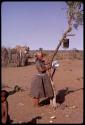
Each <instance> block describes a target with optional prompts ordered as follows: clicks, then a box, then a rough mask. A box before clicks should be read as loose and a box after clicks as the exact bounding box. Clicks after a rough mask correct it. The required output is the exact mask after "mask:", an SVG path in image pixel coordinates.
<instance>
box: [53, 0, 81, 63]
mask: <svg viewBox="0 0 85 125" xmlns="http://www.w3.org/2000/svg"><path fill="white" fill-rule="evenodd" d="M66 4H67V21H68V27H67V30H66V31H65V33H64V34H63V36H62V38H61V40H60V41H59V43H58V45H57V48H56V49H55V51H54V53H53V55H52V58H51V63H52V61H53V59H54V57H55V55H56V54H57V52H58V49H59V47H60V46H61V44H62V43H63V41H64V39H65V38H66V37H67V36H69V34H68V33H69V32H71V31H72V29H73V28H75V29H77V28H78V26H79V25H83V3H82V2H76V1H69V2H66Z"/></svg>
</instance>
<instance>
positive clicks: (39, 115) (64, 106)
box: [2, 59, 83, 124]
mask: <svg viewBox="0 0 85 125" xmlns="http://www.w3.org/2000/svg"><path fill="white" fill-rule="evenodd" d="M59 63H60V66H59V68H58V69H57V70H56V72H55V75H54V83H55V87H56V93H57V94H56V102H57V104H59V103H60V104H61V105H59V106H58V107H57V108H56V109H55V110H54V109H53V108H52V107H51V106H50V105H49V104H47V103H46V104H45V105H43V106H41V107H38V108H37V107H34V106H33V102H32V98H31V96H30V85H31V81H32V78H33V76H34V75H35V74H36V73H37V71H36V68H35V65H30V66H26V67H18V68H17V67H16V68H15V67H7V68H6V67H4V68H2V87H3V89H6V90H7V91H10V90H13V88H14V86H15V85H18V86H20V87H22V88H23V89H24V90H25V91H19V92H16V93H15V94H13V95H10V96H8V104H9V115H10V118H11V119H12V120H13V122H12V123H26V124H27V123H37V124H39V123H43V124H44V123H48V124H53V123H55V124H58V123H83V60H77V59H74V60H60V61H59ZM35 85H36V82H35ZM66 87H68V92H67V90H66ZM66 92H67V93H66ZM43 101H45V102H46V100H45V99H42V102H43ZM52 116H53V117H52Z"/></svg>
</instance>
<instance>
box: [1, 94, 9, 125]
mask: <svg viewBox="0 0 85 125" xmlns="http://www.w3.org/2000/svg"><path fill="white" fill-rule="evenodd" d="M1 106H2V109H1V110H2V123H3V124H6V122H7V117H8V103H7V101H6V97H4V96H2V97H1Z"/></svg>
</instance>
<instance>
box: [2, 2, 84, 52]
mask: <svg viewBox="0 0 85 125" xmlns="http://www.w3.org/2000/svg"><path fill="white" fill-rule="evenodd" d="M66 7H67V6H66V3H65V2H2V4H1V43H2V46H5V47H15V46H16V45H21V46H23V45H27V46H29V47H30V49H31V50H32V49H38V48H40V47H41V48H43V49H49V50H50V49H55V48H56V47H57V45H58V43H59V40H60V39H61V36H62V34H63V33H64V31H65V30H66V29H67V18H66ZM72 33H75V36H74V37H69V39H70V46H69V49H73V48H77V49H80V50H83V26H79V28H78V30H75V29H73V32H72ZM60 49H62V46H61V47H60Z"/></svg>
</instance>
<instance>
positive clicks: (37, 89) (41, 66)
mask: <svg viewBox="0 0 85 125" xmlns="http://www.w3.org/2000/svg"><path fill="white" fill-rule="evenodd" d="M35 56H36V68H37V71H38V73H37V74H36V75H35V76H34V79H33V81H32V83H31V95H32V97H33V102H34V105H35V106H40V105H39V99H40V98H42V97H48V98H49V99H52V98H53V97H54V92H53V88H52V85H51V81H50V77H49V76H48V74H47V73H46V71H48V70H49V69H50V68H51V66H50V65H46V64H45V61H44V60H43V53H42V52H41V51H38V52H36V55H35Z"/></svg>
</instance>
